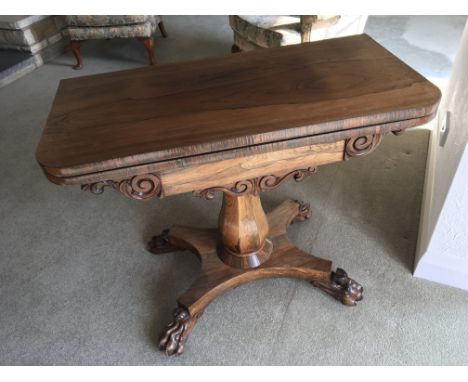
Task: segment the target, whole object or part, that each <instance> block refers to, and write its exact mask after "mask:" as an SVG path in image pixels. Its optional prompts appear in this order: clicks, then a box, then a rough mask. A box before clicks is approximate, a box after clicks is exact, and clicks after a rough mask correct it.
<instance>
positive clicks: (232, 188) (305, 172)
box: [193, 167, 317, 200]
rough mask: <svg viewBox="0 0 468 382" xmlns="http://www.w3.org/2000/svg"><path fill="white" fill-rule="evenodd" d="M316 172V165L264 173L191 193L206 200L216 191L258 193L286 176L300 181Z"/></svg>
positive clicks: (279, 182)
mask: <svg viewBox="0 0 468 382" xmlns="http://www.w3.org/2000/svg"><path fill="white" fill-rule="evenodd" d="M316 172H317V168H316V167H308V168H306V169H299V170H294V171H291V172H288V173H286V174H282V175H265V176H262V177H258V178H253V179H246V180H240V181H238V182H235V183H233V184H229V185H224V186H216V187H210V188H206V189H204V190H200V191H194V192H193V195H194V196H197V197H200V198H205V199H207V200H211V199H213V198H214V195H215V192H216V191H221V192H225V193H227V194H230V195H234V196H240V195H247V194H252V195H258V194H259V193H260V192H261V191H270V190H273V189H274V188H276V187H278V186H279V185H280V184H281V183H283V182H284V181H285V180H286V179H288V178H291V177H292V178H293V179H294V180H295V181H296V182H300V181H302V180H304V179H305V178H306V177H307V176H309V175H312V174H314V173H316Z"/></svg>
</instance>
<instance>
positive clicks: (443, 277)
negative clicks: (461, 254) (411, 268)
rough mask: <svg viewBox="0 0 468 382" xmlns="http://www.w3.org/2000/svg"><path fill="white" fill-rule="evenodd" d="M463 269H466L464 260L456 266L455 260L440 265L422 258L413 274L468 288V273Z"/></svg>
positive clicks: (437, 281)
mask: <svg viewBox="0 0 468 382" xmlns="http://www.w3.org/2000/svg"><path fill="white" fill-rule="evenodd" d="M463 269H466V262H464V264H463V265H462V266H457V265H456V262H455V261H454V262H453V263H452V264H444V265H442V264H432V263H430V262H429V261H427V260H425V259H424V258H423V259H422V260H421V261H420V262H419V264H418V267H417V268H416V270H415V272H414V276H415V277H417V278H420V279H425V280H429V281H434V282H436V283H440V284H445V285H450V286H452V287H455V288H459V289H464V290H468V273H465V272H463Z"/></svg>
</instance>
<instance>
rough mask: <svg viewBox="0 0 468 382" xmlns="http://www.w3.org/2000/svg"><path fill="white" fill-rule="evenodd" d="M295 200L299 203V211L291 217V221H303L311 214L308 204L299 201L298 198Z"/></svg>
mask: <svg viewBox="0 0 468 382" xmlns="http://www.w3.org/2000/svg"><path fill="white" fill-rule="evenodd" d="M296 202H297V203H298V204H299V212H298V214H297V216H296V217H295V218H294V219H293V221H292V223H295V222H303V221H304V220H307V219H310V217H311V216H312V211H311V210H310V204H309V203H304V202H300V201H299V200H296Z"/></svg>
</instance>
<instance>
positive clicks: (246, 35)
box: [229, 15, 367, 51]
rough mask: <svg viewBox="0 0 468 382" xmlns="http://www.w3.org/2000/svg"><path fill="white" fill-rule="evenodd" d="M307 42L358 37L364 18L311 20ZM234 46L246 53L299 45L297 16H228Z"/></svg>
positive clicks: (333, 16)
mask: <svg viewBox="0 0 468 382" xmlns="http://www.w3.org/2000/svg"><path fill="white" fill-rule="evenodd" d="M313 20H314V21H313V23H312V27H311V34H310V41H316V40H323V39H325V38H333V37H341V36H347V35H351V34H359V33H362V31H363V30H364V26H365V23H366V20H367V16H336V15H330V16H329V15H319V16H315V17H314V18H313ZM229 24H230V25H231V28H232V29H233V31H234V44H235V45H237V46H238V47H239V48H240V49H242V50H245V51H248V50H254V49H259V48H273V47H278V46H283V45H292V44H300V43H301V41H302V35H301V18H300V16H229Z"/></svg>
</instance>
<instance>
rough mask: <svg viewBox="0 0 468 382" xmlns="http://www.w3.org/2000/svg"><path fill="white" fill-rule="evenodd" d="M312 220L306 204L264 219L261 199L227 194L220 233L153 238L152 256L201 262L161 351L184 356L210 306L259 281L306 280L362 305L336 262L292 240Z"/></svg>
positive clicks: (176, 229)
mask: <svg viewBox="0 0 468 382" xmlns="http://www.w3.org/2000/svg"><path fill="white" fill-rule="evenodd" d="M247 196H248V197H247ZM309 217H310V208H309V205H308V204H306V203H301V202H298V201H293V200H287V201H285V202H283V203H282V204H281V205H280V206H278V207H277V208H276V209H275V210H274V211H272V212H270V213H269V214H268V215H265V214H264V212H263V209H262V208H261V203H260V198H259V196H258V195H243V196H232V195H227V194H225V195H224V199H223V207H222V209H221V213H220V219H219V228H218V229H202V228H191V227H184V226H178V225H175V226H172V227H171V228H170V229H169V230H165V231H163V233H162V234H161V235H158V236H155V237H153V239H152V240H151V241H150V243H149V245H148V249H149V250H150V251H151V252H152V253H156V254H160V253H165V252H171V251H175V250H189V251H191V252H192V253H194V254H196V255H197V256H198V258H199V259H200V261H201V272H200V276H199V277H198V278H197V279H196V280H195V282H194V283H193V284H192V286H191V287H190V288H189V289H188V290H187V291H186V292H185V293H184V294H183V295H182V296H180V297H179V299H178V307H177V308H176V309H175V311H174V315H173V321H172V322H171V323H170V324H169V325H168V327H167V328H166V330H165V332H164V333H163V335H162V337H161V341H160V348H161V349H162V350H164V351H165V352H166V354H167V355H172V354H182V352H183V351H184V347H185V342H186V341H187V338H188V336H189V334H190V332H191V331H192V329H193V328H194V326H195V324H196V322H197V320H198V318H199V317H200V316H201V315H202V313H203V311H204V310H205V308H206V307H207V306H208V305H209V303H210V302H211V301H213V300H214V299H215V298H216V297H217V296H219V295H221V294H222V293H224V292H226V291H227V290H229V289H231V288H234V287H236V286H239V285H242V284H245V283H248V282H251V281H255V280H259V279H264V278H273V277H292V278H300V279H304V280H306V281H309V282H310V283H312V285H313V286H315V287H317V288H319V289H321V290H323V291H324V292H326V293H328V294H329V295H331V296H332V297H334V298H335V299H337V300H339V301H341V302H342V303H343V304H345V305H349V306H352V305H356V303H357V301H360V300H361V299H362V293H363V288H362V286H361V285H359V284H358V283H357V282H356V281H354V280H353V279H351V278H349V277H348V275H347V274H346V272H345V271H343V270H342V269H340V268H338V269H337V270H336V271H335V272H332V271H331V266H332V263H331V261H329V260H325V259H321V258H318V257H315V256H312V255H310V254H307V253H305V252H303V251H301V250H300V249H298V248H297V247H295V246H294V245H293V244H292V243H291V242H290V241H289V240H288V238H287V227H288V226H289V225H290V224H292V223H294V222H298V221H303V220H305V219H308V218H309ZM265 246H267V249H265ZM226 249H228V251H226ZM262 251H263V252H262ZM259 253H261V254H260V255H259ZM239 258H241V260H239ZM246 259H247V260H246Z"/></svg>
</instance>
